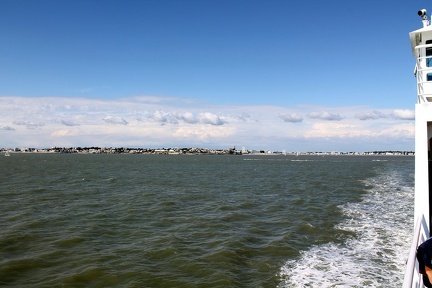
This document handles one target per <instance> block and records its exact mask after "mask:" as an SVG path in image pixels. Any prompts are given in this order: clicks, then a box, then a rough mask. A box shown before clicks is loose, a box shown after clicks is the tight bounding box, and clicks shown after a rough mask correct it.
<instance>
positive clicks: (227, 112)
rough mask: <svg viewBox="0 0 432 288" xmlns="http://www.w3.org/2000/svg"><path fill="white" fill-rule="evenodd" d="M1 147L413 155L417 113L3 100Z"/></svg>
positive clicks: (142, 100)
mask: <svg viewBox="0 0 432 288" xmlns="http://www.w3.org/2000/svg"><path fill="white" fill-rule="evenodd" d="M0 109H1V111H3V112H2V114H1V115H0V139H1V141H0V146H2V147H4V148H12V147H35V148H46V147H52V146H58V147H78V146H82V147H83V146H99V147H149V148H152V147H154V148H160V147H203V148H228V147H233V146H237V147H242V146H244V147H246V149H268V150H273V151H275V150H278V151H282V150H286V151H371V150H414V121H413V120H414V111H412V110H407V109H375V108H373V107H367V106H362V107H328V106H327V107H325V106H306V105H305V106H295V107H283V106H268V105H267V106H266V105H209V104H207V103H202V102H199V101H197V100H194V99H182V98H164V97H146V96H142V97H129V98H121V99H110V100H101V99H93V98H70V97H68V98H66V97H63V98H62V97H38V98H33V97H32V98H27V97H0Z"/></svg>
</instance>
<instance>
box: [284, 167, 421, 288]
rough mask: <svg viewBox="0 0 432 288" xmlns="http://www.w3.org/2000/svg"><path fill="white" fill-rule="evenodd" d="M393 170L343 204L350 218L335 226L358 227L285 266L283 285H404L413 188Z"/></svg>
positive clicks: (303, 253)
mask: <svg viewBox="0 0 432 288" xmlns="http://www.w3.org/2000/svg"><path fill="white" fill-rule="evenodd" d="M399 173H401V172H400V171H390V173H386V175H381V176H379V177H377V178H374V179H369V181H368V183H365V184H366V185H368V186H370V189H369V193H367V195H366V196H365V197H364V199H363V201H362V202H360V203H348V204H346V205H343V206H342V207H340V208H341V209H342V210H343V212H344V214H345V215H346V216H347V217H348V219H349V220H347V221H345V222H343V223H341V224H340V225H338V226H337V227H336V228H337V229H343V230H348V231H354V232H355V233H356V235H357V236H356V237H355V238H353V239H348V240H346V241H345V243H343V244H335V243H329V244H325V245H318V246H313V247H312V248H311V249H310V250H307V251H303V252H301V254H300V257H299V259H296V260H292V261H288V262H287V263H285V265H284V266H283V267H282V268H281V271H280V277H281V283H280V285H279V288H282V287H401V286H402V282H403V275H404V269H405V263H406V258H407V256H408V252H409V247H410V244H411V233H412V224H413V220H412V217H413V216H412V214H413V208H412V207H413V197H414V195H413V193H414V192H413V187H412V182H410V181H408V183H406V182H405V183H404V182H403V180H402V179H403V178H402V177H405V181H406V176H403V175H400V174H399Z"/></svg>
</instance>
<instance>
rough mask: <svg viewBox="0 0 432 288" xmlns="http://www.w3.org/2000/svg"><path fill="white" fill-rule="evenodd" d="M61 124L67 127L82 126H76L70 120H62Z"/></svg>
mask: <svg viewBox="0 0 432 288" xmlns="http://www.w3.org/2000/svg"><path fill="white" fill-rule="evenodd" d="M60 122H61V123H62V124H63V125H65V126H80V125H79V124H75V123H73V122H72V121H70V120H61V121H60Z"/></svg>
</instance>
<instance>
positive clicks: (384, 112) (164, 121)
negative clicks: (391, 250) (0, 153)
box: [0, 0, 432, 152]
mask: <svg viewBox="0 0 432 288" xmlns="http://www.w3.org/2000/svg"><path fill="white" fill-rule="evenodd" d="M422 8H426V9H429V10H430V11H431V12H432V2H431V1H425V0H409V1H408V0H405V1H402V0H395V1H390V0H380V1H376V0H363V1H346V0H345V1H342V0H328V1H322V0H302V1H297V0H290V1H282V0H266V1H264V0H230V1H228V0H202V1H198V0H159V1H156V0H124V1H120V0H91V1H87V0H85V1H84V0H74V1H57V0H39V1H34V0H2V1H1V2H0V147H4V148H15V147H33V148H48V147H53V146H57V147H78V146H79V147H90V146H98V147H142V148H172V147H180V148H182V147H201V148H216V149H228V148H231V147H236V148H239V149H241V148H242V147H245V148H246V149H250V150H253V149H254V150H271V151H304V152H308V151H341V152H349V151H358V152H362V151H375V150H405V151H412V150H414V106H415V104H416V99H417V96H416V81H415V78H414V76H413V70H414V65H415V60H414V58H413V56H412V53H411V46H410V42H409V36H408V33H409V32H410V31H413V30H416V29H419V28H421V27H422V23H421V19H420V17H418V15H417V11H418V10H420V9H422ZM428 14H429V15H430V12H428Z"/></svg>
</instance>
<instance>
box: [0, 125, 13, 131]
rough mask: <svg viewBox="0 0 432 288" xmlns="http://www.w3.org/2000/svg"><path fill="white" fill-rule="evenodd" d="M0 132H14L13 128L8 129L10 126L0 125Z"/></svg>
mask: <svg viewBox="0 0 432 288" xmlns="http://www.w3.org/2000/svg"><path fill="white" fill-rule="evenodd" d="M0 130H5V131H7V130H9V131H13V130H15V128H13V127H10V126H8V125H0Z"/></svg>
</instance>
